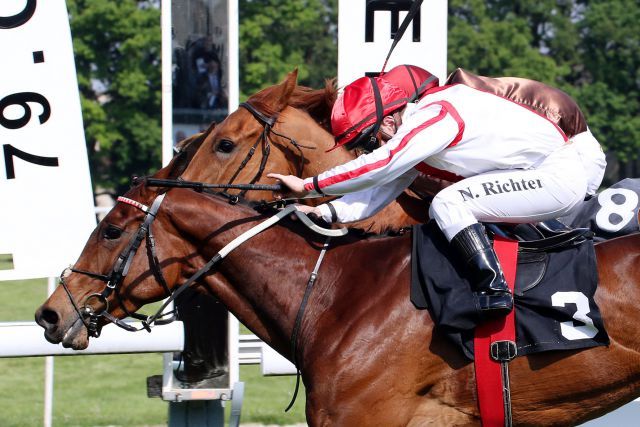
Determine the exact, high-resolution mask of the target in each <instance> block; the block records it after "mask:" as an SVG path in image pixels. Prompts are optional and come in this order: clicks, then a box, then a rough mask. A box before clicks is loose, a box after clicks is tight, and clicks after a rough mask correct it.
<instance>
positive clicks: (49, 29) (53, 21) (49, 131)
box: [0, 0, 95, 280]
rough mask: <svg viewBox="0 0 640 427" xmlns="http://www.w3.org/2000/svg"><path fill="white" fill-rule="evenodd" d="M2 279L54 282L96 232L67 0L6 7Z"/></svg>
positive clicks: (0, 91)
mask: <svg viewBox="0 0 640 427" xmlns="http://www.w3.org/2000/svg"><path fill="white" fill-rule="evenodd" d="M0 58H1V59H0V61H2V64H3V66H2V67H0V146H1V149H0V198H1V199H0V200H1V201H0V203H1V204H2V207H1V208H0V256H2V257H3V258H2V259H4V260H6V259H9V260H10V262H9V264H8V265H6V264H7V263H6V262H5V263H2V264H0V280H10V279H23V278H30V277H51V276H56V275H57V274H58V273H59V272H60V271H61V269H62V268H63V267H64V266H65V265H68V264H69V263H71V262H73V261H74V260H75V258H76V257H77V256H78V255H79V253H80V251H81V249H82V247H83V245H84V242H85V241H86V239H87V237H88V235H89V233H90V232H91V230H92V229H93V228H94V227H95V214H94V208H93V194H92V189H91V178H90V174H89V166H88V162H87V152H86V146H85V139H84V131H83V127H82V113H81V110H80V99H79V93H78V84H77V80H76V73H75V65H74V59H73V49H72V44H71V34H70V31H69V21H68V15H67V9H66V5H65V2H64V0H2V1H0Z"/></svg>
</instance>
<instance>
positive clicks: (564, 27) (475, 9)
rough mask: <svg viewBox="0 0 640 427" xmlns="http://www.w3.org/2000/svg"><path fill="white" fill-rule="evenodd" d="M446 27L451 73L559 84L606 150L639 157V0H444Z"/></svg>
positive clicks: (622, 158)
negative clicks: (459, 71) (465, 71)
mask: <svg viewBox="0 0 640 427" xmlns="http://www.w3.org/2000/svg"><path fill="white" fill-rule="evenodd" d="M448 25H449V40H448V60H449V63H448V66H449V70H450V71H452V70H453V69H455V68H456V67H463V68H466V69H468V70H470V71H473V72H476V73H479V74H483V75H487V76H501V75H502V76H504V75H513V76H520V77H528V78H532V79H536V80H540V81H543V82H546V83H549V84H552V85H555V86H557V87H560V88H561V89H563V90H565V91H566V92H568V93H569V94H571V95H572V96H574V97H575V98H576V100H577V101H578V104H579V105H580V106H581V108H582V110H583V112H584V113H585V115H586V117H587V122H588V123H589V126H590V128H591V130H592V131H593V133H594V134H595V135H596V137H597V138H598V139H599V140H600V142H601V143H602V144H603V145H604V147H605V148H606V149H607V150H608V151H609V152H611V153H613V154H614V155H615V157H617V158H618V159H619V160H620V161H622V162H631V161H633V160H636V159H638V152H639V148H640V101H639V100H640V96H639V95H640V93H639V92H640V4H639V3H638V2H637V1H636V0H620V1H616V2H611V1H605V0H589V1H585V0H562V1H557V0H517V1H512V0H487V1H482V0H449V22H448ZM636 173H640V170H636ZM619 178H620V176H613V177H611V179H612V180H617V179H619Z"/></svg>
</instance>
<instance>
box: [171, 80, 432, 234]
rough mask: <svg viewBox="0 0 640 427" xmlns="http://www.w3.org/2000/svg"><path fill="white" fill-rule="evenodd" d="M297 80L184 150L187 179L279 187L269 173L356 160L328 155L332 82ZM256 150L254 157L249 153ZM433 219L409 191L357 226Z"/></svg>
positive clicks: (256, 99)
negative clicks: (312, 84)
mask: <svg viewBox="0 0 640 427" xmlns="http://www.w3.org/2000/svg"><path fill="white" fill-rule="evenodd" d="M296 80H297V72H295V71H294V72H292V73H289V74H288V75H287V77H286V79H285V80H284V81H283V82H282V83H280V84H278V85H274V86H270V87H268V88H266V89H264V90H262V91H260V92H258V93H256V94H254V95H253V96H251V97H250V98H249V99H248V100H247V102H246V103H245V105H247V104H248V106H247V107H244V108H243V107H240V108H238V109H237V110H236V111H234V112H233V113H231V114H230V115H229V116H228V117H227V118H226V119H225V120H223V121H222V123H220V124H218V125H216V126H215V127H211V128H209V130H207V131H206V132H204V134H202V136H201V137H202V138H204V141H203V142H202V144H201V145H199V146H198V148H197V149H196V148H195V147H192V146H191V145H190V144H185V147H184V150H185V151H188V152H189V153H190V157H192V160H191V161H190V163H189V164H188V166H187V167H186V170H185V171H184V172H183V173H182V175H181V178H182V179H184V180H186V181H197V182H205V183H213V184H226V183H230V182H233V183H243V184H244V183H259V184H273V183H274V180H273V179H271V178H267V177H266V173H267V172H280V173H290V174H293V175H297V176H301V177H307V176H313V175H317V174H319V173H320V172H323V171H325V170H327V169H329V168H331V167H333V166H336V165H338V164H342V163H345V162H347V161H349V160H352V159H353V158H355V154H354V153H353V152H350V151H347V150H346V149H344V148H339V149H336V150H332V151H329V152H327V150H329V149H330V148H332V147H333V145H334V142H333V136H332V135H331V133H330V132H329V131H328V129H329V123H328V118H329V117H330V115H331V107H332V105H333V102H334V101H335V96H336V90H335V88H333V85H332V83H331V82H328V83H327V86H326V88H324V89H317V90H312V89H309V88H306V87H303V86H298V85H297V84H296ZM252 109H253V110H252ZM254 114H255V115H254ZM272 118H273V120H274V124H273V126H271V127H270V129H271V132H268V133H266V134H265V135H263V132H265V125H266V124H267V123H265V122H266V121H268V120H270V119H272ZM252 147H253V148H252ZM254 150H255V152H254ZM194 151H195V152H194ZM250 152H253V154H252V155H249V153H250ZM263 172H264V173H263ZM234 191H235V190H229V193H230V194H234ZM243 195H244V196H245V197H246V198H248V199H251V200H261V199H265V200H270V199H273V194H272V192H266V191H249V192H247V193H246V194H243ZM318 202H319V201H318V200H317V199H315V200H314V199H309V200H307V201H305V203H318ZM427 219H428V207H427V205H426V202H424V201H423V200H421V199H420V198H418V197H416V196H415V195H413V194H411V193H410V192H405V193H404V194H402V195H401V196H400V197H398V199H397V200H396V201H395V202H393V203H391V204H390V205H389V206H387V207H386V208H385V209H383V210H382V211H381V212H379V213H378V214H377V215H375V216H374V217H372V218H369V219H367V220H364V221H360V222H358V223H357V224H354V226H357V227H358V228H362V229H365V230H369V231H371V232H376V233H379V232H383V231H386V230H389V229H397V228H401V227H403V226H407V225H411V224H416V223H422V222H425V221H426V220H427Z"/></svg>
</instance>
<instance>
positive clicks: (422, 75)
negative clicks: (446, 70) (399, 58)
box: [380, 65, 440, 101]
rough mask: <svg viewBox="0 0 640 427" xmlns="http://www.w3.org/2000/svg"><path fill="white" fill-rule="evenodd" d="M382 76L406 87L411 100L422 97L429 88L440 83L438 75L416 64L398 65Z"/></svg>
mask: <svg viewBox="0 0 640 427" xmlns="http://www.w3.org/2000/svg"><path fill="white" fill-rule="evenodd" d="M380 77H382V78H383V79H385V80H386V81H388V82H391V83H393V84H394V85H396V86H398V87H400V88H402V89H404V90H405V91H406V92H407V93H408V94H409V99H410V101H414V100H416V99H419V98H421V97H422V95H424V94H425V93H426V92H427V91H428V90H429V89H432V88H434V87H438V86H439V85H440V82H439V80H438V78H437V77H436V76H434V75H433V74H431V73H430V72H429V71H427V70H425V69H424V68H420V67H418V66H416V65H398V66H396V67H393V68H392V69H390V70H389V71H388V72H386V73H384V74H383V75H381V76H380Z"/></svg>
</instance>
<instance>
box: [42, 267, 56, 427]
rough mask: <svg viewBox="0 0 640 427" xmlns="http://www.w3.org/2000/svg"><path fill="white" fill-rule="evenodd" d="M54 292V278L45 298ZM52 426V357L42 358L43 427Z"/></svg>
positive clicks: (49, 282) (50, 278)
mask: <svg viewBox="0 0 640 427" xmlns="http://www.w3.org/2000/svg"><path fill="white" fill-rule="evenodd" d="M55 290H56V278H55V277H49V279H48V280H47V297H49V296H51V294H52V293H53V291H55ZM52 425H53V356H46V357H45V358H44V427H51V426H52Z"/></svg>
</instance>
